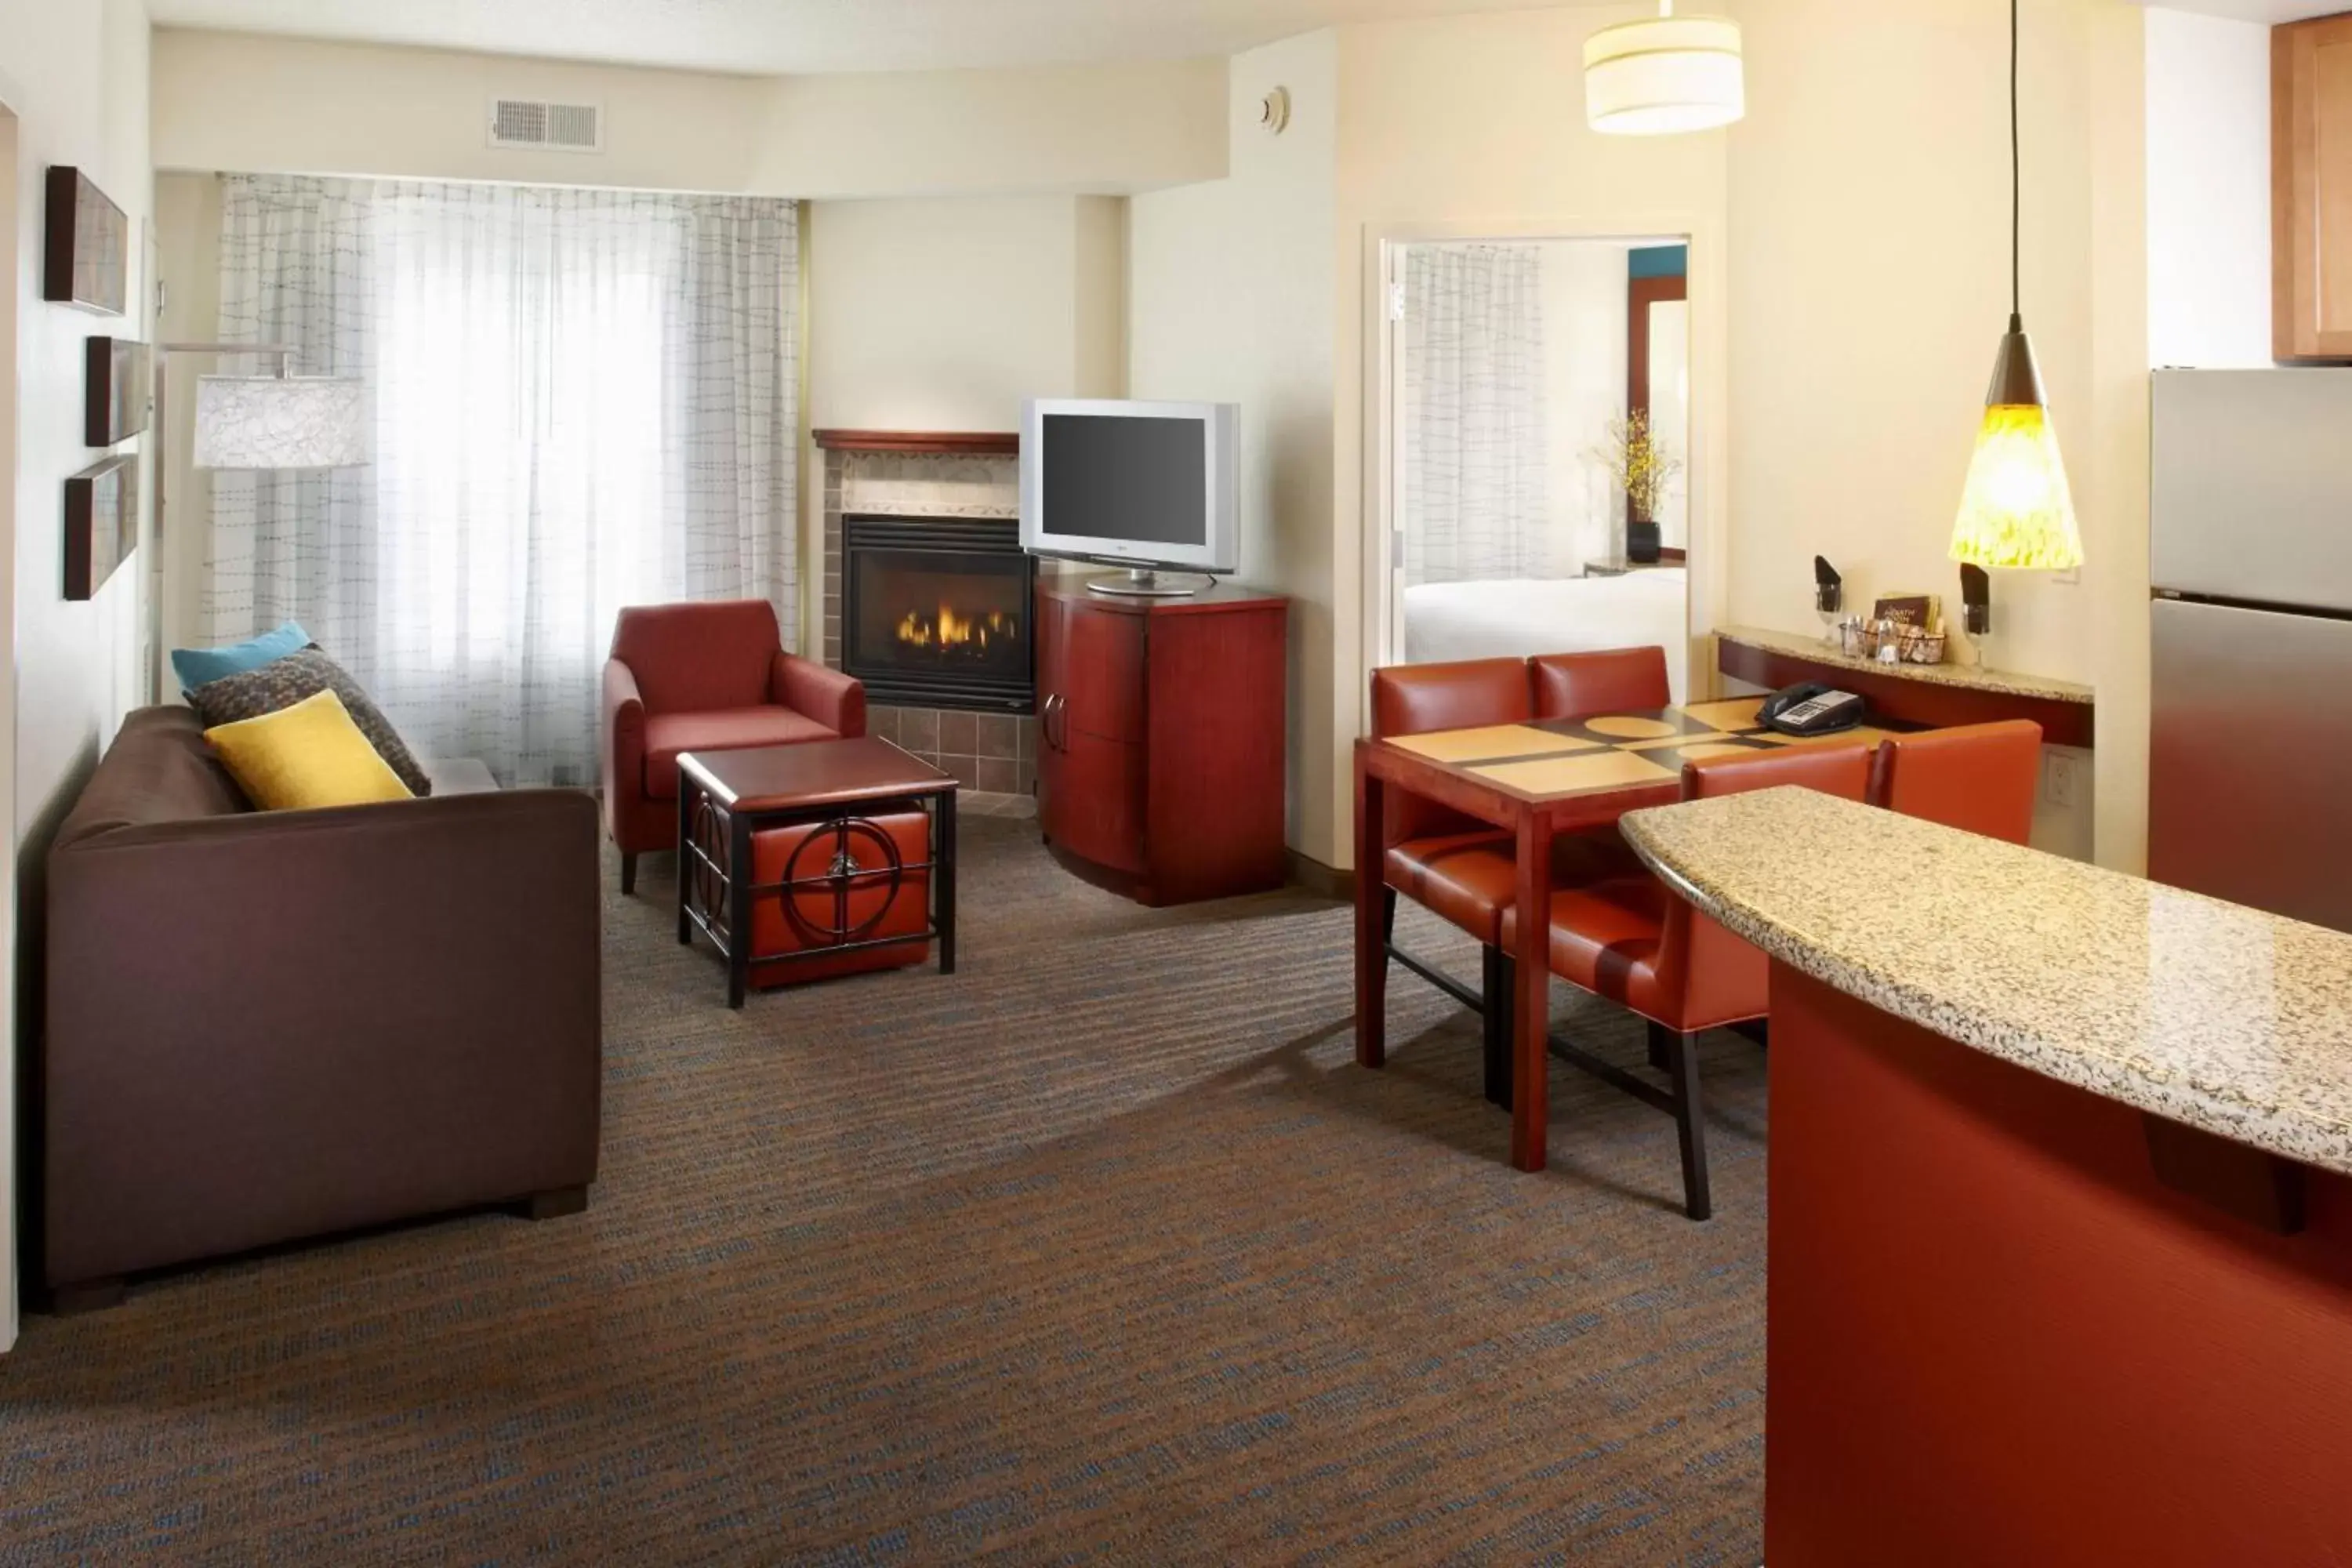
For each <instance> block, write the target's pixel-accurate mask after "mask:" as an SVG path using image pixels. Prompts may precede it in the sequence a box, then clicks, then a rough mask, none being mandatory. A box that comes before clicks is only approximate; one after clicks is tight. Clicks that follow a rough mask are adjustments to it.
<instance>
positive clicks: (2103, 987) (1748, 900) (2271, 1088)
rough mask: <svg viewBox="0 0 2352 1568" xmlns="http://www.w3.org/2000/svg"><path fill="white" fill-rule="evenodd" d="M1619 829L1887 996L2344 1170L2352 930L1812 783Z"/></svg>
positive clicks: (1780, 936) (1819, 966)
mask: <svg viewBox="0 0 2352 1568" xmlns="http://www.w3.org/2000/svg"><path fill="white" fill-rule="evenodd" d="M1622 826H1623V829H1624V833H1625V837H1626V839H1627V840H1628V841H1629V842H1630V843H1631V844H1632V845H1633V847H1634V849H1635V850H1636V851H1637V852H1638V853H1639V854H1640V855H1641V857H1642V858H1643V860H1645V861H1647V862H1648V863H1649V864H1650V866H1651V867H1652V868H1654V869H1655V870H1656V871H1657V872H1658V874H1659V875H1660V876H1662V877H1664V879H1666V880H1667V882H1668V883H1669V884H1670V885H1672V886H1674V887H1675V888H1676V889H1679V890H1680V891H1682V892H1683V893H1684V894H1685V896H1686V897H1688V898H1689V899H1690V900H1691V901H1692V903H1693V904H1695V905H1696V907H1697V908H1699V909H1700V910H1704V911H1705V912H1706V913H1707V914H1709V915H1712V916H1713V917H1714V918H1715V919H1717V921H1721V922H1722V923H1723V924H1724V925H1725V926H1727V927H1728V928H1729V929H1730V930H1732V931H1736V932H1738V934H1739V935H1741V936H1743V937H1746V938H1747V939H1748V941H1750V942H1754V943H1755V944H1756V945H1757V946H1759V947H1760V948H1762V949H1764V950H1765V951H1766V952H1769V953H1770V954H1771V955H1772V956H1774V957H1775V958H1778V959H1780V960H1783V961H1784V962H1786V963H1790V964H1792V965H1794V966H1795V967H1796V968H1798V969H1801V970H1802V971H1803V972H1804V973H1808V974H1811V975H1812V976H1813V977H1814V978H1816V979H1818V980H1821V981H1822V982H1824V983H1825V984H1830V985H1833V986H1835V987H1837V988H1838V989H1839V990H1841V991H1843V992H1846V993H1847V994H1851V995H1853V996H1856V997H1859V998H1860V999H1861V1000H1863V1001H1864V1002H1867V1003H1869V1004H1870V1005H1873V1006H1874V1007H1877V1008H1879V1009H1880V1010H1882V1011H1884V1012H1887V1013H1891V1014H1893V1015H1895V1016H1896V1017H1899V1018H1905V1019H1907V1020H1909V1021H1910V1022H1912V1023H1915V1024H1917V1025H1920V1026H1923V1027H1926V1028H1929V1029H1933V1030H1935V1031H1936V1032H1937V1034H1940V1035H1944V1036H1947V1037H1949V1038H1951V1039H1954V1040H1958V1041H1959V1042H1960V1043H1961V1044H1963V1045H1967V1046H1972V1047H1975V1048H1977V1049H1978V1050H1980V1051H1984V1052H1986V1053H1987V1054H1989V1055H1991V1056H1996V1057H1999V1058H2002V1059H2003V1060H2006V1061H2011V1062H2015V1063H2016V1064H2018V1065H2019V1066H2020V1067H2023V1068H2031V1069H2032V1070H2033V1071H2035V1072H2038V1073H2041V1074H2042V1075H2043V1076H2045V1077H2048V1078H2053V1079H2058V1080H2059V1081H2060V1082H2062V1083H2070V1084H2074V1085H2075V1086H2076V1087H2078V1088H2081V1089H2089V1090H2091V1091H2092V1092H2093V1093H2095V1094H2101V1095H2105V1097H2107V1098H2108V1099H2110V1100H2120V1101H2122V1102H2123V1103H2125V1104H2126V1105H2130V1106H2133V1107H2136V1108H2137V1109H2138V1110H2147V1111H2153V1112H2155V1113H2156V1114H2157V1115H2159V1116H2164V1117H2168V1118H2170V1119H2172V1120H2173V1121H2182V1122H2186V1123H2188V1124H2189V1125H2190V1126H2193V1127H2200V1128H2203V1129H2205V1130H2206V1131H2210V1132H2216V1133H2219V1134H2221V1136H2223V1137H2225V1138H2230V1139H2233V1140H2235V1141H2237V1142H2241V1143H2246V1144H2250V1145H2252V1146H2253V1147H2256V1148H2260V1149H2264V1150H2268V1151H2270V1152H2273V1153H2276V1154H2280V1155H2284V1156H2285V1157H2286V1158H2288V1159H2291V1160H2295V1161H2298V1162H2300V1163H2305V1164H2308V1165H2315V1166H2319V1167H2323V1168H2325V1169H2327V1170H2331V1171H2337V1172H2342V1173H2347V1174H2352V936H2347V935H2345V934H2343V933H2340V932H2337V931H2326V930H2323V929H2322V928H2320V927H2318V926H2313V925H2305V924H2304V923H2303V922H2302V921H2291V920H2284V919H2281V918H2279V917H2277V916H2273V915H2266V914H2263V913H2260V912H2258V911H2256V910H2248V909H2243V908H2241V907H2239V906H2238V905H2235V904H2228V903H2222V902H2221V901H2219V900H2213V899H2208V898H2204V897H2202V896H2200V895H2199V894H2195V893H2185V892H2181V891H2179V889H2172V888H2166V887H2162V886H2159V885H2158V884H2156V883H2153V882H2146V881H2142V880H2140V879H2137V878H2134V877H2126V876H2121V875H2118V874H2117V873H2115V872H2112V871H2103V870H2100V869H2098V868H2096V867H2092V866H2085V865H2084V864H2082V863H2081V862H2079V861H2074V860H2064V859H2061V858H2058V857H2056V856H2053V855H2044V854H2042V853H2040V852H2038V851H2035V850H2032V849H2024V848H2021V847H2017V846H2016V845H2012V844H2004V843H2001V842H2000V841H1998V840H1995V839H1990V838H1985V837H1979V836H1978V835H1975V834H1970V833H1962V832H1958V831H1957V830H1955V829H1953V828H1948V827H1942V826H1937V825H1936V824H1933V823H1928V822H1922V821H1919V820H1918V819H1916V818H1914V817H1907V816H1897V815H1895V813H1893V812H1890V811H1883V810H1880V809H1878V808H1876V807H1874V806H1867V805H1857V804H1855V803H1853V802H1851V801H1843V800H1835V799H1832V798H1831V797H1830V796H1828V795H1820V794H1817V793H1815V792H1813V791H1811V790H1802V789H1773V790H1761V791H1758V792H1756V793H1754V794H1750V795H1727V796H1724V797H1722V798H1719V799H1716V800H1707V801H1697V802H1692V803H1689V804H1685V805H1669V806H1659V807H1655V808H1653V809H1650V810H1646V811H1636V812H1631V813H1628V814H1627V815H1626V816H1625V817H1624V818H1623V819H1622ZM1897 890H1899V891H1900V892H1901V894H1902V896H1903V900H1904V903H1903V910H1902V913H1901V915H1900V916H1899V917H1897V916H1896V915H1895V913H1894V912H1893V903H1894V898H1895V892H1896V891H1897Z"/></svg>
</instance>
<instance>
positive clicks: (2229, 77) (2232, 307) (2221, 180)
mask: <svg viewBox="0 0 2352 1568" xmlns="http://www.w3.org/2000/svg"><path fill="white" fill-rule="evenodd" d="M2147 336H2148V360H2149V363H2151V364H2155V365H2195V366H2198V367H2200V368H2206V369H2243V368H2249V367H2252V368H2258V369H2267V368H2269V366H2270V364H2271V363H2272V360H2271V30H2270V29H2269V28H2268V27H2266V26H2263V25H2262V24H2261V23H2259V22H2241V21H2237V20H2235V19H2233V18H2231V17H2227V16H2197V15H2194V14H2192V13H2189V12H2187V11H2171V10H2162V9H2158V8H2156V7H2153V6H2151V7H2150V8H2149V9H2148V12H2147Z"/></svg>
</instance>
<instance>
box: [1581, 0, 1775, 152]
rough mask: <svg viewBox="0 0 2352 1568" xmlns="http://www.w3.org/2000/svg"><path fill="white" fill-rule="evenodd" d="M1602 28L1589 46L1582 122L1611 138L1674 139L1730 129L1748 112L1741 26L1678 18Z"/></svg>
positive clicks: (1669, 13)
mask: <svg viewBox="0 0 2352 1568" xmlns="http://www.w3.org/2000/svg"><path fill="white" fill-rule="evenodd" d="M1658 9H1659V14H1658V15H1657V16H1654V17H1650V18H1644V19H1643V20H1642V21H1638V22H1622V23H1619V24H1618V25H1617V26H1613V27H1603V28H1601V30H1600V31H1599V32H1597V33H1595V34H1593V35H1592V36H1591V37H1589V38H1587V39H1585V40H1584V118H1585V122H1586V123H1587V124H1589V125H1591V127H1592V129H1593V130H1595V131H1598V132H1603V133H1604V134H1607V135H1612V136H1670V135H1674V134H1675V133H1677V132H1686V131H1709V130H1712V129H1714V128H1715V127H1717V126H1718V125H1728V124H1730V123H1731V122H1732V121H1735V120H1738V118H1739V117H1740V116H1741V115H1743V114H1745V113H1747V111H1748V95H1747V84H1746V79H1745V78H1744V76H1743V74H1742V71H1741V66H1740V47H1739V24H1738V23H1737V22H1734V21H1732V20H1730V19H1729V18H1728V17H1725V16H1675V15H1674V8H1673V5H1672V0H1666V3H1664V4H1662V5H1660V6H1659V8H1658Z"/></svg>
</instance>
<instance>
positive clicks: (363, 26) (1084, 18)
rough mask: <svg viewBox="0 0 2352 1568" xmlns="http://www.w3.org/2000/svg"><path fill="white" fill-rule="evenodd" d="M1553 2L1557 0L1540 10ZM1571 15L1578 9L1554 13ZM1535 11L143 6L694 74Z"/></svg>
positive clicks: (1160, 43) (1059, 2) (1033, 5)
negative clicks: (697, 71) (1469, 13)
mask: <svg viewBox="0 0 2352 1568" xmlns="http://www.w3.org/2000/svg"><path fill="white" fill-rule="evenodd" d="M1550 3H1551V4H1555V5H1556V4H1559V3H1560V0H1550ZM1569 3H1570V4H1576V3H1591V0H1569ZM1541 4H1542V0H1520V4H1519V5H1518V6H1517V7H1515V6H1514V5H1513V4H1512V0H149V4H148V11H149V13H150V15H152V16H153V17H154V19H155V21H156V22H157V23H158V24H160V25H163V26H186V27H226V28H237V29H243V30H247V31H252V32H262V33H279V34H286V35H289V36H293V37H311V38H337V39H346V40H352V41H364V42H371V43H390V44H417V45H429V46H435V47H446V48H459V49H483V50H488V51H491V52H494V53H499V54H519V55H541V56H549V57H554V58H566V59H595V60H612V61H625V62H628V63H631V64H635V65H659V66H677V67H685V68H699V69H705V70H726V71H742V72H753V73H767V72H810V71H850V70H924V69H933V68H958V67H992V66H1015V65H1045V64H1060V63H1068V62H1074V61H1091V60H1108V59H1176V58H1188V57H1193V56H1202V55H1229V54H1234V53H1235V52H1237V51H1239V50H1242V49H1245V48H1249V47H1254V46H1255V45H1258V44H1263V43H1269V42H1271V41H1273V40H1274V39H1276V38H1283V37H1290V36H1291V35H1292V34H1295V33H1304V32H1309V31H1312V30H1313V29H1315V28H1317V27H1321V26H1328V25H1330V24H1332V23H1334V22H1346V21H1364V20H1372V19H1378V18H1383V17H1392V16H1433V15H1439V14H1445V13H1454V12H1464V11H1494V10H1506V9H1513V8H1538V7H1539V6H1540V5H1541Z"/></svg>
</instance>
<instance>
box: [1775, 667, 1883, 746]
mask: <svg viewBox="0 0 2352 1568" xmlns="http://www.w3.org/2000/svg"><path fill="white" fill-rule="evenodd" d="M1869 711H1870V709H1869V704H1868V703H1866V702H1864V700H1862V699H1861V698H1859V697H1856V696H1855V695H1854V694H1853V692H1851V691H1838V690H1835V689H1832V688H1830V687H1827V686H1824V685H1822V683H1821V682H1820V681H1818V680H1808V681H1805V682H1803V683H1802V684H1801V685H1797V686H1790V687H1786V688H1783V689H1780V690H1779V691H1776V692H1774V693H1772V695H1771V696H1769V697H1768V698H1766V699H1765V700H1764V705H1763V706H1762V707H1761V708H1759V709H1758V710H1756V718H1757V720H1758V721H1759V722H1760V723H1761V724H1763V725H1764V726H1765V727H1766V728H1767V729H1771V730H1778V731H1780V733H1782V734H1783V735H1832V734H1835V733H1836V732H1837V731H1840V730H1851V729H1853V727H1854V726H1855V725H1856V724H1859V723H1861V722H1862V721H1863V720H1864V718H1866V717H1868V716H1869Z"/></svg>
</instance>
